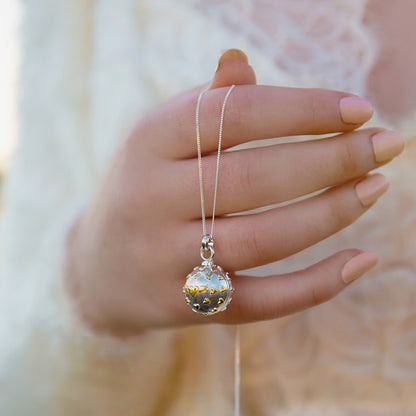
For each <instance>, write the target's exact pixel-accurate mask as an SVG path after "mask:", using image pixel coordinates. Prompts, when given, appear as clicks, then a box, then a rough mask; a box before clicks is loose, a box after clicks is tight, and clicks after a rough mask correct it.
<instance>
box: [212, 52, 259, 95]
mask: <svg viewBox="0 0 416 416" xmlns="http://www.w3.org/2000/svg"><path fill="white" fill-rule="evenodd" d="M233 84H235V85H248V84H256V74H255V72H254V70H253V68H252V67H251V66H250V65H249V63H248V58H247V55H246V54H245V53H244V52H243V51H241V50H240V49H228V50H227V51H225V52H224V53H223V54H222V55H221V57H220V59H219V61H218V66H217V70H216V71H215V75H214V78H213V80H212V82H211V84H210V85H209V87H208V89H209V90H211V89H214V88H221V87H227V86H230V85H233Z"/></svg>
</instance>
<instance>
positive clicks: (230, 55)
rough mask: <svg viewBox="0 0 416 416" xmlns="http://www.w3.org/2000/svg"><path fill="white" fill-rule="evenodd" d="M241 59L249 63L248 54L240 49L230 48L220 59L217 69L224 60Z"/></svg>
mask: <svg viewBox="0 0 416 416" xmlns="http://www.w3.org/2000/svg"><path fill="white" fill-rule="evenodd" d="M235 59H236V60H240V61H244V62H245V63H246V64H248V58H247V55H246V54H245V53H244V52H243V51H242V50H240V49H228V50H226V51H225V52H224V53H223V54H222V55H221V57H220V59H219V60H218V65H217V69H216V70H215V72H216V71H218V70H219V69H220V67H221V66H222V65H224V62H227V61H232V60H235Z"/></svg>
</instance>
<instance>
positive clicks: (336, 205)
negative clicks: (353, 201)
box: [327, 189, 352, 230]
mask: <svg viewBox="0 0 416 416" xmlns="http://www.w3.org/2000/svg"><path fill="white" fill-rule="evenodd" d="M337 191H339V189H338V190H335V191H333V192H330V197H329V198H328V205H327V206H328V217H327V218H330V219H331V222H330V224H331V227H332V229H333V230H339V229H342V228H345V227H347V226H348V225H350V224H351V221H352V219H351V217H350V215H349V210H348V204H347V203H346V202H345V200H344V198H340V195H339V192H337Z"/></svg>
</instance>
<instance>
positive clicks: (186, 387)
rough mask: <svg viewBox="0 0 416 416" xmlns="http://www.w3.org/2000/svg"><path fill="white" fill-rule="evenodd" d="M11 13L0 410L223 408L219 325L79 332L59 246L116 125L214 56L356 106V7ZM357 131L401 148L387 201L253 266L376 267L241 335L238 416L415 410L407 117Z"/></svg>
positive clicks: (98, 6)
mask: <svg viewBox="0 0 416 416" xmlns="http://www.w3.org/2000/svg"><path fill="white" fill-rule="evenodd" d="M24 3H25V4H24V10H25V15H24V21H23V26H22V52H23V62H22V68H21V75H20V104H19V114H20V135H19V145H18V149H17V151H16V154H15V158H14V165H13V169H12V171H11V173H10V175H9V177H8V180H7V183H6V189H5V204H6V206H5V211H4V216H3V218H2V223H1V232H0V297H1V298H0V414H1V415H4V416H25V415H42V416H66V415H88V416H91V415H97V416H98V415H99V416H115V415H117V416H118V415H120V416H130V415H131V416H133V415H135V416H137V415H143V416H147V415H155V416H163V415H169V416H179V415H191V414H192V415H200V416H205V415H213V414H215V415H231V414H232V404H233V401H232V399H233V397H232V394H233V379H232V375H233V368H232V358H233V337H232V336H233V328H230V327H222V326H211V327H207V326H204V328H185V329H180V330H169V331H158V332H151V333H148V334H146V335H143V336H141V337H140V338H138V339H135V340H132V341H129V342H123V341H119V340H113V339H102V338H100V337H97V336H95V335H93V334H89V333H87V332H86V331H85V330H83V329H82V326H80V325H79V324H78V323H77V322H76V319H75V317H74V314H73V313H72V311H71V310H70V307H69V306H68V302H67V299H66V296H65V293H64V292H63V291H62V289H61V279H60V278H61V267H62V261H63V248H62V245H63V239H64V237H65V233H66V230H67V229H68V226H69V224H70V223H71V221H72V220H73V219H74V218H75V216H76V215H77V213H78V212H79V210H80V209H81V208H82V207H83V206H84V205H85V204H87V203H88V200H89V198H90V197H91V195H92V193H93V192H94V190H95V189H96V187H97V185H98V183H99V182H100V180H101V178H102V177H103V174H104V172H105V170H106V167H107V163H108V161H109V158H110V156H111V154H112V151H113V149H114V148H115V146H116V144H117V143H118V142H119V141H120V140H123V139H124V138H125V137H126V134H127V132H128V131H129V129H130V128H131V126H132V124H133V123H134V122H135V121H136V120H137V119H138V118H140V117H141V116H143V115H145V114H146V113H147V112H149V111H151V110H152V109H153V108H155V107H156V106H157V105H158V104H160V103H161V102H163V101H164V100H166V99H167V98H169V97H170V96H172V95H173V94H175V93H177V92H180V91H182V90H184V89H187V88H190V87H192V86H194V85H196V84H199V83H202V82H205V81H206V80H208V79H210V78H211V77H212V74H213V71H214V69H215V65H216V60H217V59H218V56H219V54H220V53H221V51H222V50H224V49H227V48H229V47H238V48H241V49H243V50H244V51H245V52H246V53H247V54H248V56H249V58H250V62H251V64H252V65H253V67H254V68H255V69H256V72H257V74H258V80H259V82H261V83H272V84H279V85H286V86H298V87H324V88H332V89H337V90H346V91H350V92H353V93H356V94H359V95H361V96H364V97H365V96H366V80H367V76H368V73H369V70H370V69H371V67H372V65H373V63H374V59H375V57H376V54H377V51H378V48H377V46H378V45H377V41H376V39H374V37H373V36H372V34H371V32H369V31H368V30H367V29H366V27H365V26H364V25H363V24H362V22H361V19H362V16H363V11H364V7H365V4H366V1H365V0H334V1H328V0H315V1H313V2H311V1H309V0H296V1H294V0H277V1H266V0H263V1H260V0H258V1H256V2H255V1H218V0H213V1H210V2H207V1H203V0H186V1H185V0H184V1H173V0H171V1H169V0H122V1H117V2H115V1H114V0H113V1H112V0H95V1H93V0H82V1H81V0H71V1H69V0H37V1H36V2H33V1H29V0H26V1H25V2H24ZM372 125H378V126H380V125H381V126H385V127H393V128H396V129H398V130H399V131H400V132H401V133H402V134H403V135H404V136H405V137H406V139H407V140H408V146H407V151H406V152H405V154H404V155H402V156H401V157H400V158H398V159H397V160H396V161H394V162H393V163H391V164H390V165H389V166H386V167H384V168H383V169H382V170H383V172H385V173H386V175H387V176H388V177H389V179H390V181H391V182H392V185H391V190H390V191H389V194H388V196H386V197H384V198H383V199H382V200H380V201H379V202H378V204H377V206H376V207H375V208H373V209H372V210H371V211H370V212H368V213H366V214H365V215H364V216H363V217H362V218H361V219H360V220H359V221H358V222H357V223H356V224H354V225H353V226H351V227H349V228H348V229H346V230H343V231H342V232H340V233H338V234H337V235H335V236H333V237H331V238H329V239H328V240H326V241H324V242H322V243H320V244H318V245H316V246H314V247H311V248H310V249H307V250H304V251H303V252H302V253H299V254H297V255H295V256H293V257H291V258H289V259H287V260H284V261H281V262H279V263H277V264H271V265H268V266H264V267H262V268H259V269H258V270H256V271H255V272H256V273H257V274H259V275H262V274H268V273H271V272H281V271H285V270H293V269H297V268H301V267H304V266H306V265H307V264H309V263H312V262H316V261H318V260H319V259H321V258H323V257H326V256H327V255H329V254H330V253H332V252H335V251H337V250H340V249H342V248H347V247H361V248H365V249H369V250H374V251H375V252H376V253H377V254H378V255H379V257H380V259H381V261H380V264H379V266H378V267H377V268H376V269H375V270H374V271H373V272H372V273H369V276H368V277H367V278H365V279H363V280H362V281H360V282H357V283H355V284H354V285H352V286H351V287H350V288H348V290H346V291H345V292H344V293H342V294H341V295H340V296H338V297H337V298H336V299H334V300H332V301H331V302H329V303H327V304H324V305H321V306H319V307H316V308H314V309H311V310H308V311H305V312H303V313H299V314H296V315H293V316H290V317H287V318H284V319H280V320H276V321H271V322H267V323H258V324H250V325H245V326H243V327H242V340H241V342H242V346H241V348H242V370H241V371H242V409H243V411H242V413H243V414H244V415H285V416H295V415H296V416H300V415H302V416H314V415H320V416H321V415H331V416H338V415H339V416H353V415H359V416H364V415H366V416H367V415H377V416H381V415H401V416H404V415H413V414H415V413H414V412H415V410H414V409H416V395H415V394H414V393H415V391H416V284H415V283H416V281H415V279H416V276H415V271H416V260H415V258H416V257H415V256H414V250H415V249H416V210H415V206H416V191H415V189H414V183H415V179H416V167H415V161H416V150H415V148H416V145H415V144H414V142H415V140H411V136H412V134H415V133H416V117H407V118H406V119H405V120H404V119H402V120H401V122H400V124H396V125H389V124H388V123H387V122H386V121H383V120H381V119H380V117H379V116H378V114H376V115H375V117H374V119H373V120H372V121H371V122H370V123H367V124H366V127H367V126H372ZM392 218H395V219H396V220H395V222H394V223H393V221H392ZM397 218H399V219H400V221H399V222H398V221H397ZM207 340H208V341H207ZM202 357H203V358H202Z"/></svg>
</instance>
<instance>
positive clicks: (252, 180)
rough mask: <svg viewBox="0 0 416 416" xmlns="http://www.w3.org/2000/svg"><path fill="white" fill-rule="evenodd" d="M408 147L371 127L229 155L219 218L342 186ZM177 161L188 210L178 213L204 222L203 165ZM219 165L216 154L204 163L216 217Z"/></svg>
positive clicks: (223, 169)
mask: <svg viewBox="0 0 416 416" xmlns="http://www.w3.org/2000/svg"><path fill="white" fill-rule="evenodd" d="M403 148H404V141H403V138H402V137H401V136H400V135H399V134H398V133H396V132H393V131H388V130H383V129H380V128H367V129H362V130H356V131H353V132H349V133H344V134H341V135H338V136H336V137H331V138H326V139H319V140H312V141H305V142H297V143H285V144H277V145H272V146H268V147H260V148H254V149H244V150H238V151H232V152H225V153H223V155H222V161H221V166H220V169H221V172H220V175H219V183H218V198H217V201H218V202H217V206H216V214H217V215H224V214H229V213H234V212H241V211H247V210H251V209H254V208H259V207H263V206H267V205H271V204H276V203H280V202H285V201H288V200H291V199H294V198H298V197H300V196H303V195H307V194H310V193H312V192H315V191H319V190H321V189H324V188H327V187H330V186H336V185H340V184H342V183H345V182H347V181H349V180H351V179H354V178H358V177H360V176H362V175H364V174H366V173H367V172H369V171H371V170H373V169H375V168H377V167H379V166H381V165H383V164H384V163H386V162H387V161H389V160H391V159H392V158H393V157H395V156H397V155H398V154H400V153H401V152H402V150H403ZM174 163H175V165H176V166H178V170H177V173H176V175H171V176H170V177H171V180H174V181H176V179H177V177H178V176H180V177H181V184H182V186H181V188H180V189H181V191H179V193H178V191H177V190H176V191H175V192H176V195H175V197H176V198H175V200H177V201H184V200H186V201H187V204H186V205H185V206H183V204H182V203H180V204H179V205H178V206H177V209H178V212H179V214H180V215H181V216H183V217H184V218H199V217H200V214H201V206H200V200H199V198H198V196H199V182H198V174H197V162H196V160H195V159H190V160H185V161H181V162H174ZM215 163H216V156H215V155H212V156H206V157H205V159H204V165H203V169H204V175H203V177H204V191H205V209H206V213H207V215H212V199H213V197H212V196H213V193H214V184H215ZM170 169H171V167H170ZM171 189H174V188H173V187H171Z"/></svg>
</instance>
